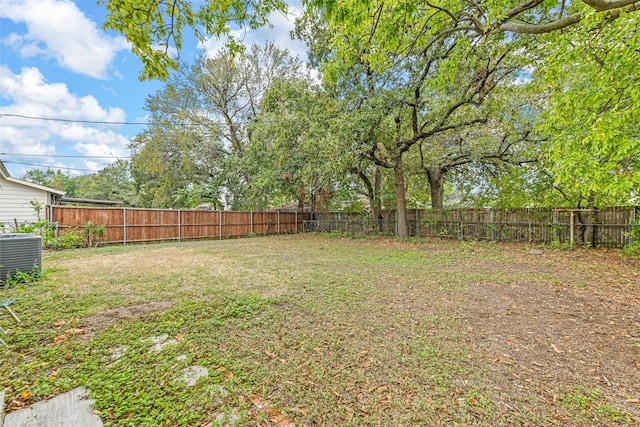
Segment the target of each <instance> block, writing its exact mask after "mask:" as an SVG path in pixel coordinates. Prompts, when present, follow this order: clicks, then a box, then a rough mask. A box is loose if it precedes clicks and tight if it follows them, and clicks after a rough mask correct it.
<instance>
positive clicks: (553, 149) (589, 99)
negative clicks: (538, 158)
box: [536, 14, 640, 208]
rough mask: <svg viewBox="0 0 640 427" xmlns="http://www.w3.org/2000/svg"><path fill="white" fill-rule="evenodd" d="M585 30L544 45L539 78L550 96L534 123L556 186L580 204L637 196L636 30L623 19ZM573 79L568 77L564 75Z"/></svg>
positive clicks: (639, 102) (639, 95) (639, 79)
mask: <svg viewBox="0 0 640 427" xmlns="http://www.w3.org/2000/svg"><path fill="white" fill-rule="evenodd" d="M585 25H588V26H589V27H590V31H587V32H585V31H575V30H573V29H572V30H570V31H565V32H564V33H563V34H560V35H556V36H555V37H553V38H552V39H546V40H545V42H544V43H541V48H544V49H545V51H546V53H547V55H546V56H545V58H544V59H545V62H544V65H545V66H544V67H539V69H538V70H537V73H536V74H537V75H536V77H537V78H539V80H540V82H541V86H542V88H541V92H542V91H544V93H546V94H547V95H548V99H547V102H546V105H545V108H544V110H543V112H542V115H541V121H540V123H539V126H540V129H541V132H544V133H545V134H546V135H548V138H549V146H548V151H547V154H546V156H545V158H544V160H545V164H546V165H547V167H548V169H549V170H550V172H551V173H552V175H553V176H554V177H555V185H556V186H559V187H564V188H565V191H566V193H569V194H571V193H575V194H576V195H577V196H578V197H575V196H574V198H575V199H576V200H577V203H581V204H582V206H584V207H591V208H593V207H594V206H598V205H603V204H605V203H614V204H628V203H633V201H634V200H635V203H637V201H638V197H640V190H639V189H640V120H638V117H640V60H639V59H640V54H639V53H638V52H639V51H640V50H639V46H640V31H639V30H640V28H639V26H638V25H639V24H638V20H637V16H635V15H630V14H621V15H620V16H619V17H618V19H615V20H614V21H613V22H610V23H607V24H606V25H604V24H603V23H602V22H600V21H598V20H596V19H595V17H590V19H589V20H588V21H587V22H585ZM566 75H571V78H564V76H566Z"/></svg>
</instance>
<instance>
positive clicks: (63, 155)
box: [0, 153, 131, 159]
mask: <svg viewBox="0 0 640 427" xmlns="http://www.w3.org/2000/svg"><path fill="white" fill-rule="evenodd" d="M0 156H18V157H64V158H74V159H130V158H131V156H84V155H73V154H27V153H0Z"/></svg>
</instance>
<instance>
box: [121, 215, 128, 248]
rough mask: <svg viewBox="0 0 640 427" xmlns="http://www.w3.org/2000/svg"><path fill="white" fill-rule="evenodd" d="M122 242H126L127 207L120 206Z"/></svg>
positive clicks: (124, 243)
mask: <svg viewBox="0 0 640 427" xmlns="http://www.w3.org/2000/svg"><path fill="white" fill-rule="evenodd" d="M122 230H123V231H122V244H123V245H126V244H127V208H122Z"/></svg>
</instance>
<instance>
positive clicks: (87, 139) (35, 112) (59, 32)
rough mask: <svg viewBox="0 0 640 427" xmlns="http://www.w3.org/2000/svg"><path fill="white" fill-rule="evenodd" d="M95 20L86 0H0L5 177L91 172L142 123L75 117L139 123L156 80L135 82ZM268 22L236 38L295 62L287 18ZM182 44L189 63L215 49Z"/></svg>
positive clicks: (114, 40) (300, 49)
mask: <svg viewBox="0 0 640 427" xmlns="http://www.w3.org/2000/svg"><path fill="white" fill-rule="evenodd" d="M105 16H106V8H105V6H104V5H98V4H97V3H96V1H95V0H75V1H71V0H0V159H2V160H3V161H4V163H5V166H6V167H7V169H8V170H9V172H10V174H11V175H12V176H15V177H18V178H19V177H21V176H22V175H23V174H24V172H25V171H26V170H28V169H32V168H35V167H38V168H40V169H46V166H54V167H60V168H65V169H61V170H62V171H63V172H64V173H69V174H71V175H77V174H85V173H91V172H96V171H98V170H99V169H101V168H103V167H104V166H106V165H108V164H109V163H111V162H113V161H114V160H115V158H118V157H120V158H127V157H128V156H129V150H128V149H127V144H128V143H129V141H130V139H131V138H132V137H134V136H135V135H136V134H137V133H138V132H140V131H142V130H143V129H144V126H141V125H107V124H92V123H83V122H82V121H85V122H86V121H89V122H145V120H146V119H145V117H146V112H145V111H144V103H145V99H146V97H147V96H148V95H150V94H153V93H155V92H156V91H158V90H159V89H161V88H162V83H161V82H158V81H147V82H140V81H139V80H138V74H139V72H140V70H141V67H142V65H141V63H140V61H139V60H138V59H137V58H136V57H135V56H134V55H133V54H131V53H130V51H129V46H128V43H127V42H126V40H125V39H124V37H122V36H120V35H118V34H115V33H112V32H106V31H104V30H103V29H102V24H103V22H104V19H105ZM271 22H272V24H273V25H272V26H271V27H270V28H269V27H268V28H263V29H261V30H258V31H256V32H253V33H250V34H246V35H245V37H244V42H245V43H246V44H251V43H262V42H263V41H264V40H267V39H269V40H275V41H276V43H277V44H278V45H280V46H281V47H283V48H287V49H289V50H290V51H291V52H292V53H293V54H297V55H299V56H300V57H301V58H302V59H304V58H305V46H304V44H303V43H302V42H300V41H291V40H290V38H289V30H291V29H292V28H293V22H292V18H287V17H285V16H283V15H282V14H280V13H276V14H273V15H272V16H271ZM184 46H185V48H184V50H183V52H181V54H180V56H181V58H182V59H183V60H186V61H191V60H192V59H194V58H196V57H197V56H198V55H199V54H200V53H201V52H202V50H206V51H209V52H213V51H215V50H216V49H218V48H219V46H220V44H219V42H218V41H217V40H210V41H208V42H207V43H204V44H202V45H199V44H197V43H196V41H195V40H193V39H189V38H187V40H186V43H185V44H184ZM15 115H18V116H28V117H36V118H48V119H64V120H65V121H52V120H38V119H27V118H20V117H15ZM65 156H66V157H65ZM20 163H23V164H20ZM24 163H28V164H24ZM34 165H44V166H34Z"/></svg>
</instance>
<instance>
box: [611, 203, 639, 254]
mask: <svg viewBox="0 0 640 427" xmlns="http://www.w3.org/2000/svg"><path fill="white" fill-rule="evenodd" d="M637 208H638V207H637V206H633V207H631V208H630V209H631V212H630V213H629V237H628V238H627V244H628V245H632V244H634V243H635V240H634V238H633V227H640V225H638V224H636V209H637ZM616 222H617V221H616Z"/></svg>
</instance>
